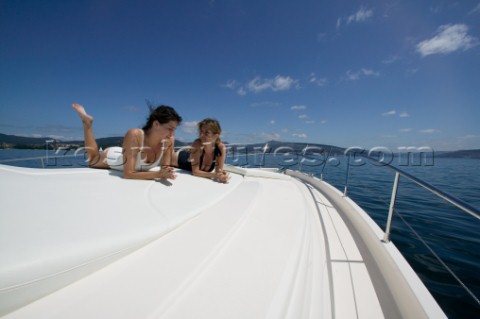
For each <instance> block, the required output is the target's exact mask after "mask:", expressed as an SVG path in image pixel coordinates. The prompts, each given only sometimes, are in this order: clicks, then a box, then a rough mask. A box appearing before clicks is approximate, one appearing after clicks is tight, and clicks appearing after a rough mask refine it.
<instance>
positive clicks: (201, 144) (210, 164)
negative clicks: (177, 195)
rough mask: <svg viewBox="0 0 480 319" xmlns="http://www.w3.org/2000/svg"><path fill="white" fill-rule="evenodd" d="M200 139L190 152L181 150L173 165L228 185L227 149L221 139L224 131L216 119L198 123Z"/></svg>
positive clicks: (195, 142)
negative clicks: (225, 167)
mask: <svg viewBox="0 0 480 319" xmlns="http://www.w3.org/2000/svg"><path fill="white" fill-rule="evenodd" d="M198 132H199V138H198V139H196V140H195V141H194V142H193V144H192V146H191V147H190V151H186V150H181V151H180V152H178V154H176V155H175V156H174V158H173V165H174V166H176V167H178V168H181V169H184V170H188V171H191V172H192V174H193V175H195V176H200V177H206V178H211V179H213V180H215V181H217V182H220V183H227V182H228V180H229V176H228V173H227V172H224V171H223V165H224V163H225V157H226V153H227V148H226V147H225V144H223V143H222V140H221V139H220V134H221V133H222V129H221V127H220V123H218V121H217V120H214V119H210V118H207V119H204V120H203V121H201V122H200V123H198Z"/></svg>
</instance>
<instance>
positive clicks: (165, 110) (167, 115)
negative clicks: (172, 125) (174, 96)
mask: <svg viewBox="0 0 480 319" xmlns="http://www.w3.org/2000/svg"><path fill="white" fill-rule="evenodd" d="M149 109H150V115H149V116H148V119H147V123H146V124H145V126H144V127H143V128H142V129H143V130H144V131H146V130H148V129H150V128H151V127H152V125H153V122H154V121H158V123H160V124H165V123H168V122H170V121H175V122H177V123H178V124H180V123H181V122H182V117H181V116H180V115H178V113H177V111H175V109H174V108H173V107H171V106H168V105H160V106H157V107H156V108H153V107H151V106H149Z"/></svg>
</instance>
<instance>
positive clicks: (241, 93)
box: [237, 87, 247, 96]
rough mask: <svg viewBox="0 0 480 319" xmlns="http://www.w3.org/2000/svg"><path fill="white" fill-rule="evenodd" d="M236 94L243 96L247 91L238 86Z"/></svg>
mask: <svg viewBox="0 0 480 319" xmlns="http://www.w3.org/2000/svg"><path fill="white" fill-rule="evenodd" d="M237 93H238V95H241V96H245V95H247V91H245V89H244V88H243V87H240V88H238V90H237Z"/></svg>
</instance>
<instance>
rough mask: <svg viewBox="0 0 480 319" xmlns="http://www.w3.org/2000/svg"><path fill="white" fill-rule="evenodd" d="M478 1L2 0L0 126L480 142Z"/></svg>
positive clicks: (185, 136)
mask: <svg viewBox="0 0 480 319" xmlns="http://www.w3.org/2000/svg"><path fill="white" fill-rule="evenodd" d="M479 87H480V1H479V0H472V1H466V0H461V1H453V0H450V1H447V0H445V1H443V0H435V1H418V0H408V1H401V0H372V1H342V0H338V1H320V0H296V1H291V0H288V1H287V0H270V1H264V0H185V1H182V0H157V1H154V0H149V1H124V0H103V1H82V0H79V1H63V0H62V1H55V0H47V1H31V0H22V1H10V0H0V133H5V134H16V135H23V136H52V137H57V138H60V139H79V138H82V129H81V125H80V121H79V119H78V118H77V116H76V114H75V113H74V112H73V111H72V110H71V109H70V104H71V103H73V102H76V103H81V104H83V105H84V106H85V107H86V109H87V111H88V112H89V113H91V114H92V115H93V116H94V118H95V122H94V132H95V135H96V136H97V137H107V136H119V135H123V134H124V133H125V132H126V131H127V129H128V128H131V127H140V126H142V125H143V123H144V121H145V118H146V115H147V106H146V103H145V100H150V101H152V102H153V103H155V104H167V105H171V106H173V107H174V108H175V109H177V111H178V112H179V113H180V115H181V116H182V117H183V118H184V123H183V124H182V125H181V126H180V127H179V128H178V130H177V134H176V138H178V139H180V140H184V141H191V140H193V139H194V137H195V135H196V132H195V129H194V126H195V123H196V122H197V121H199V120H201V119H202V118H205V117H214V118H217V119H218V120H219V121H220V122H221V124H222V127H223V131H224V133H223V139H224V140H226V141H228V142H230V143H252V142H264V141H268V140H271V139H275V140H281V141H294V142H308V143H315V142H316V143H324V144H332V145H337V146H342V147H350V146H359V147H364V148H367V149H368V148H372V147H376V146H383V147H387V148H391V149H394V150H395V149H397V148H398V147H405V146H407V147H412V146H413V147H421V146H428V147H431V148H433V149H434V150H457V149H473V148H480V125H479V124H478V121H479V119H480V105H479V104H480V89H479Z"/></svg>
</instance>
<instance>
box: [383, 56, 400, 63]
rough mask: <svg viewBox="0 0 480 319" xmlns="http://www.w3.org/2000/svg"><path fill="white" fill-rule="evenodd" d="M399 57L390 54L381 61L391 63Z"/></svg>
mask: <svg viewBox="0 0 480 319" xmlns="http://www.w3.org/2000/svg"><path fill="white" fill-rule="evenodd" d="M400 59H401V58H400V57H399V56H398V55H391V56H389V57H388V58H386V59H385V60H383V61H382V63H383V64H392V63H395V62H397V61H398V60H400Z"/></svg>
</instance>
